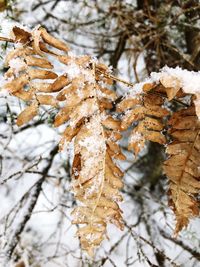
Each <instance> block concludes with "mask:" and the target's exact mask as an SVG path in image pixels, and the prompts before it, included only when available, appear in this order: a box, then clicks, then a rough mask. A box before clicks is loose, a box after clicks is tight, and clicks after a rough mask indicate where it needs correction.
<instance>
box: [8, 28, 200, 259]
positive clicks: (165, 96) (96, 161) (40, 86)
mask: <svg viewBox="0 0 200 267" xmlns="http://www.w3.org/2000/svg"><path fill="white" fill-rule="evenodd" d="M3 40H5V38H3ZM8 41H11V42H14V43H16V44H17V45H16V48H15V49H14V50H12V51H11V52H9V53H8V54H7V57H6V60H5V64H6V66H7V67H8V71H7V72H6V73H5V86H4V88H5V89H6V90H7V91H8V92H9V93H10V94H12V95H14V96H16V97H18V98H19V99H22V100H24V101H26V103H27V107H26V108H25V109H24V110H23V111H22V112H21V113H20V114H19V116H18V118H17V125H18V126H22V125H24V124H26V123H28V122H29V121H30V120H32V119H33V118H34V117H35V116H36V115H37V114H38V112H39V108H40V107H41V106H42V105H47V106H51V107H53V108H56V109H57V110H58V113H57V115H56V116H55V121H54V125H55V126H56V127H57V126H60V125H62V124H64V125H65V127H66V128H65V130H64V132H63V137H62V139H61V142H60V149H63V148H64V147H65V145H66V144H67V143H69V142H71V141H72V140H73V139H74V160H73V166H72V175H73V182H72V187H73V192H74V194H75V197H76V199H77V200H78V201H79V203H80V205H79V207H78V208H75V210H74V211H73V212H72V215H73V216H74V221H73V223H78V224H84V225H85V226H84V227H82V228H80V229H79V230H78V233H77V234H78V236H79V238H80V241H81V244H82V248H83V249H84V250H87V252H88V253H89V254H90V255H92V254H93V249H94V248H95V247H96V246H98V245H99V244H100V243H101V241H102V240H103V239H104V238H105V235H106V225H107V223H109V222H111V223H114V224H115V225H117V226H118V227H119V228H120V229H123V220H122V216H121V213H122V211H121V210H120V208H119V205H118V202H119V201H121V200H122V197H121V194H120V193H119V189H121V188H122V186H123V183H122V181H121V178H122V176H123V173H122V171H121V170H120V169H119V168H118V167H117V165H116V163H115V159H117V160H124V159H125V157H124V155H123V154H122V153H121V150H120V147H119V145H118V143H117V141H118V140H119V139H121V133H122V132H123V131H124V130H126V129H127V128H129V127H131V126H132V125H134V126H135V127H134V128H133V130H132V132H131V134H130V142H129V149H133V151H134V153H135V154H136V155H137V154H139V153H140V152H141V150H142V149H143V147H144V145H145V143H146V141H147V140H148V141H152V142H155V143H159V144H161V145H164V146H165V148H166V153H167V154H168V155H169V157H168V159H167V160H166V161H165V163H164V171H165V173H166V174H167V176H168V178H169V191H168V194H169V205H170V206H172V209H173V210H174V213H175V215H176V220H177V224H176V229H175V233H176V234H178V232H179V231H180V230H181V229H182V228H183V227H185V226H187V225H188V223H189V220H190V219H191V218H192V217H194V216H198V214H199V209H198V205H199V204H198V203H199V202H198V192H199V188H200V184H199V174H200V168H199V165H200V161H199V159H200V157H199V154H200V132H199V129H200V123H199V116H200V114H199V106H200V103H199V90H198V83H199V81H200V78H199V77H200V76H199V74H198V73H194V72H189V71H184V70H181V69H179V68H176V69H170V68H167V67H166V68H164V69H162V70H161V71H160V72H159V73H152V74H151V77H150V79H149V80H147V81H144V82H142V83H139V84H136V85H134V86H132V85H131V84H129V83H128V82H125V81H123V80H121V79H119V78H117V77H115V76H113V75H112V73H111V71H110V69H109V68H108V67H107V66H106V65H104V64H102V63H100V62H99V61H98V60H96V59H94V58H92V57H91V56H75V55H73V54H72V53H71V51H70V49H69V47H68V46H67V45H66V44H65V43H64V42H62V41H60V40H58V39H57V38H55V37H53V36H51V35H50V34H48V33H47V31H46V30H45V29H44V28H42V27H38V28H36V29H34V30H33V31H28V30H27V29H26V28H25V29H23V28H20V27H16V26H15V27H14V28H13V38H12V39H8ZM58 50H59V51H61V52H58ZM51 58H53V59H54V60H51ZM58 65H59V66H60V67H58ZM57 69H58V71H57ZM60 69H61V71H60ZM185 75H188V77H189V78H188V77H187V78H185ZM191 79H194V81H195V83H194V85H192V84H191ZM46 80H47V81H46ZM50 80H53V82H50ZM116 81H121V82H123V83H125V84H129V86H131V87H132V88H131V89H130V90H129V92H128V94H126V95H125V96H124V97H123V99H121V98H120V97H119V96H118V95H117V94H116V93H115V92H114V91H112V90H111V86H112V84H113V82H116ZM174 103H175V109H173V108H172V105H173V104H174ZM116 118H117V119H116Z"/></svg>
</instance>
